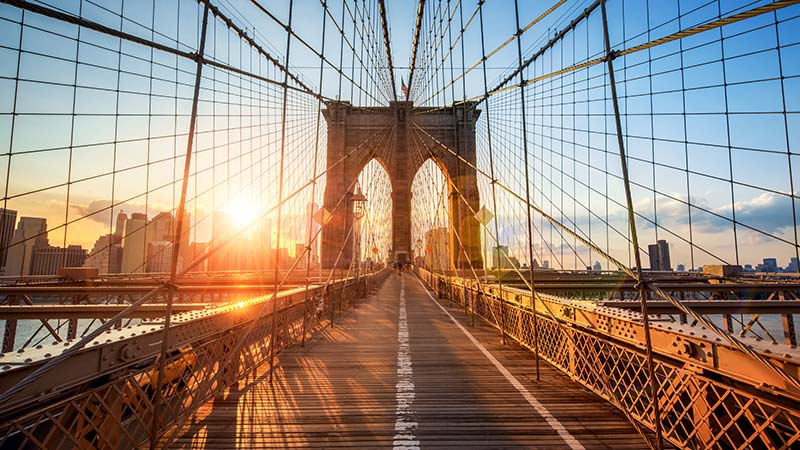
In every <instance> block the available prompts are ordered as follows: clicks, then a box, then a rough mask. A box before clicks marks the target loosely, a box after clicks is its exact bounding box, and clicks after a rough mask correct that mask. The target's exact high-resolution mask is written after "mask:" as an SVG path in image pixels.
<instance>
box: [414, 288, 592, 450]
mask: <svg viewBox="0 0 800 450" xmlns="http://www.w3.org/2000/svg"><path fill="white" fill-rule="evenodd" d="M417 281H418V282H419V284H420V285H421V286H422V289H423V290H424V291H425V293H426V294H427V295H428V298H430V299H431V300H432V301H433V303H435V304H436V306H438V307H439V309H441V310H442V312H444V313H445V314H446V315H447V317H449V318H450V320H452V321H453V323H454V324H455V326H456V327H458V329H459V330H461V332H462V333H464V335H465V336H467V338H468V339H469V340H470V342H472V343H473V344H474V345H475V347H477V348H478V350H480V351H481V353H483V355H484V356H485V357H486V358H487V359H488V360H489V361H490V362H491V363H492V364H493V365H494V366H495V367H496V368H497V370H498V371H500V373H501V374H503V377H505V379H506V380H508V382H509V383H511V385H512V386H514V388H515V389H516V390H517V391H519V393H520V394H522V396H523V397H524V398H525V400H526V401H527V402H528V403H529V404H530V405H531V406H532V407H533V409H535V410H536V412H537V413H538V414H539V415H540V416H542V418H543V419H544V420H545V421H546V422H547V424H548V425H550V427H551V428H552V429H553V430H554V431H555V432H556V433H558V434H559V436H561V438H562V439H563V440H564V442H565V443H566V444H567V445H568V446H569V448H571V449H572V450H585V447H584V446H583V445H582V444H581V443H580V442H579V441H578V440H577V439H575V437H574V436H572V434H570V432H569V431H567V429H566V427H564V425H562V424H561V422H559V421H558V419H556V418H555V417H553V415H552V414H550V411H548V410H547V408H546V407H545V406H544V405H543V404H542V403H541V402H540V401H539V400H537V399H536V397H534V396H533V394H531V393H530V391H528V390H527V389H525V386H523V385H522V383H520V382H519V380H517V379H516V378H515V377H514V375H512V374H511V372H509V371H508V369H506V367H505V366H504V365H503V364H502V363H500V361H498V360H497V358H495V357H494V355H492V353H491V352H490V351H489V350H487V349H486V347H484V346H483V344H481V343H480V342H479V341H478V340H477V339H475V337H474V336H473V335H472V333H470V332H469V330H467V329H466V328H464V326H463V325H461V324H460V323H459V322H458V320H456V318H455V317H453V315H452V314H450V311H448V310H447V309H446V308H445V307H444V306H442V305H441V304H440V303H439V302H438V301H437V300H436V299H435V298H434V297H433V295H431V293H430V291H429V290H428V288H427V286H425V284H423V283H422V280H421V279H419V278H417ZM401 299H402V300H401V302H404V297H401ZM401 308H403V303H401Z"/></svg>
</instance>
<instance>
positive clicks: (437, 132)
mask: <svg viewBox="0 0 800 450" xmlns="http://www.w3.org/2000/svg"><path fill="white" fill-rule="evenodd" d="M412 106H413V105H412V104H411V102H390V104H389V106H388V107H383V108H374V107H371V108H358V107H353V106H352V105H350V103H349V102H330V103H328V104H327V108H326V109H325V110H324V111H323V114H324V116H325V120H326V122H327V124H328V155H327V158H328V173H327V182H326V187H325V207H326V208H327V209H328V210H329V211H332V210H333V209H334V207H335V205H336V203H337V202H338V201H339V199H340V198H341V197H342V195H346V193H347V189H348V187H349V186H350V185H351V184H352V182H353V181H354V180H355V178H356V177H358V174H359V173H360V172H361V170H362V169H363V167H364V166H365V165H366V164H367V163H368V162H369V161H370V160H371V159H373V158H375V157H376V155H382V154H384V153H380V152H378V151H377V150H378V149H377V148H375V147H373V145H374V146H378V145H382V146H385V145H388V146H389V152H390V153H389V156H388V158H386V160H383V158H380V159H379V161H380V162H381V164H382V165H383V166H384V168H385V169H387V170H386V171H387V173H388V174H389V179H390V181H391V184H392V218H393V220H392V255H391V257H392V259H394V260H398V261H409V260H410V257H411V255H412V236H411V182H412V180H413V179H414V175H416V173H417V170H419V166H420V165H421V164H422V162H424V161H420V158H419V157H418V156H416V155H415V154H414V151H415V150H414V149H412V148H410V146H411V145H415V144H412V142H411V141H412V139H414V142H415V143H417V144H421V145H422V146H423V147H424V148H425V149H426V151H427V154H428V156H429V157H431V158H434V160H435V161H437V164H439V165H440V167H443V170H442V172H443V173H445V174H446V176H447V177H449V180H450V181H452V184H451V186H453V189H451V195H450V221H451V223H453V224H454V228H455V230H454V231H453V233H455V232H457V233H458V234H459V236H461V237H462V239H461V241H462V242H463V247H464V248H463V251H460V250H461V247H459V246H458V245H454V246H453V247H451V248H452V249H453V253H454V254H453V257H454V260H456V261H458V267H459V268H468V267H469V266H470V264H471V265H472V267H475V268H482V267H483V260H482V259H481V248H480V238H479V228H478V222H477V221H476V220H475V218H474V217H473V215H472V213H471V211H470V209H475V210H477V208H478V207H479V204H480V201H479V197H478V184H477V173H476V172H475V170H474V169H472V167H474V165H475V164H476V157H475V122H476V121H477V119H478V116H479V115H480V111H479V110H477V109H475V106H474V104H465V105H460V106H455V107H450V108H441V109H432V108H412ZM387 128H391V129H393V130H394V133H393V134H392V140H391V142H388V144H387V143H385V142H384V143H383V144H381V143H380V142H377V141H379V139H373V141H375V142H374V143H372V142H370V137H372V136H375V134H376V133H377V132H379V131H381V130H385V129H387ZM412 133H413V134H412ZM448 149H454V150H453V151H450V150H448ZM453 152H456V153H457V154H458V155H459V156H460V157H461V158H463V160H465V161H466V162H467V164H464V163H460V162H459V158H458V157H457V156H456V155H454V154H453ZM340 161H343V163H339V162H340ZM351 223H352V212H351V210H350V203H349V202H348V204H347V207H346V208H339V210H337V211H336V212H335V213H334V214H333V218H332V220H331V221H330V222H329V223H328V224H327V225H326V226H325V227H324V229H323V233H322V264H323V267H326V268H332V267H334V265H336V264H335V261H336V258H337V256H338V254H339V251H340V249H342V257H341V258H339V264H338V266H339V267H345V266H347V265H349V264H350V260H351V257H352V255H351V252H350V250H349V249H350V246H349V245H347V242H345V241H346V239H345V238H346V236H347V230H348V229H349V228H350V225H351ZM454 241H455V237H454V236H451V242H454ZM343 242H344V247H342V243H343ZM465 252H466V254H467V255H468V257H467V258H465V257H464V256H463V254H464V253H465Z"/></svg>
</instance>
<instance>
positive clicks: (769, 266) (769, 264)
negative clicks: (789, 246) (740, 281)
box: [756, 258, 778, 272]
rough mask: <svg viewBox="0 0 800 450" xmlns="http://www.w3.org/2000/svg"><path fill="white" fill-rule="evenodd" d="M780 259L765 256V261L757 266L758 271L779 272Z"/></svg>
mask: <svg viewBox="0 0 800 450" xmlns="http://www.w3.org/2000/svg"><path fill="white" fill-rule="evenodd" d="M777 271H778V260H777V259H776V258H764V260H763V262H762V263H761V264H759V265H758V266H756V272H777Z"/></svg>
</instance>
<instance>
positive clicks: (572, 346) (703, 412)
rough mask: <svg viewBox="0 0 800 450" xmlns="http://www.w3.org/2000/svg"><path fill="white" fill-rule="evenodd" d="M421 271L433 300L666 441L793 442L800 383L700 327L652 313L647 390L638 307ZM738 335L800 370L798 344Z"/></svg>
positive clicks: (759, 445) (787, 369)
mask: <svg viewBox="0 0 800 450" xmlns="http://www.w3.org/2000/svg"><path fill="white" fill-rule="evenodd" d="M419 273H420V276H421V277H422V279H423V280H424V281H426V282H427V283H428V284H429V285H430V286H431V287H432V288H433V289H434V290H435V291H436V292H437V293H438V294H439V297H440V298H442V299H447V300H449V301H451V302H453V304H458V305H459V306H460V307H462V308H464V310H465V311H466V312H467V314H469V315H471V316H472V317H478V318H480V319H482V320H484V321H485V322H486V323H488V324H490V325H491V326H493V327H495V328H497V329H498V330H501V332H502V333H503V334H504V335H505V336H506V337H508V338H511V339H513V340H515V341H516V342H518V343H519V344H521V345H522V346H524V347H526V348H528V349H530V350H532V351H534V352H536V353H538V355H539V357H541V358H543V359H545V360H546V361H548V362H549V363H550V364H552V365H553V366H554V367H556V368H558V369H559V370H561V371H562V372H564V373H565V374H567V375H568V376H569V377H570V378H572V379H573V380H575V381H576V382H578V383H580V384H581V385H583V386H585V387H586V388H588V389H590V390H591V391H593V392H594V393H595V394H597V395H599V396H600V397H602V398H603V399H605V400H607V401H608V402H610V403H611V404H613V405H614V406H616V407H617V408H619V409H620V410H622V411H623V412H624V413H625V414H626V415H627V416H628V417H629V419H631V420H632V421H633V422H634V425H642V426H644V427H646V428H647V429H649V430H655V429H656V427H655V423H656V420H658V421H659V422H660V424H661V429H662V433H663V437H664V439H666V440H668V441H669V442H671V443H672V444H674V445H676V446H678V447H680V448H719V449H729V448H736V449H742V448H754V449H788V448H794V446H796V445H797V443H798V441H800V391H798V390H797V389H796V388H795V387H794V386H792V385H791V384H789V383H787V382H786V380H784V379H783V378H782V377H779V376H776V374H775V373H774V372H773V371H771V370H768V369H766V368H765V367H763V365H762V364H761V363H760V362H758V361H755V360H754V359H753V358H751V357H749V355H747V354H745V353H743V352H742V351H740V350H738V349H737V348H735V347H733V346H731V345H729V344H727V343H725V342H723V341H722V340H721V339H719V338H717V337H716V336H714V335H713V334H712V333H710V332H709V331H708V330H705V329H704V328H702V327H700V326H691V325H688V324H680V323H675V322H672V321H668V322H659V318H658V317H657V316H655V315H653V317H651V321H650V323H651V335H652V342H653V352H654V355H653V356H654V362H655V373H656V378H657V381H658V390H657V392H658V395H657V398H654V397H653V395H652V391H651V390H650V389H649V387H648V369H647V365H646V348H645V345H644V341H643V335H644V330H643V324H642V320H641V317H640V314H639V313H636V312H630V311H626V310H623V309H618V308H608V307H602V306H597V305H592V304H590V303H589V302H580V301H574V300H569V299H563V298H559V297H556V296H552V295H546V294H537V296H536V301H535V302H532V301H531V297H530V292H529V291H527V290H521V289H514V288H506V287H504V288H503V289H502V292H501V291H500V290H499V289H498V288H497V286H491V285H486V284H484V285H482V286H478V284H477V283H474V282H472V281H470V280H465V279H463V278H458V277H444V276H441V275H436V274H433V273H430V272H428V271H426V270H424V269H420V270H419ZM534 314H535V317H536V319H537V324H536V326H534ZM536 341H538V343H539V346H538V348H536V345H535V342H536ZM745 342H747V343H748V345H749V347H750V348H751V349H752V350H754V351H756V352H757V353H759V354H760V355H761V356H763V357H764V358H766V359H767V360H768V361H769V362H770V363H771V364H773V365H774V366H775V367H777V368H779V369H780V370H782V371H783V372H784V373H785V374H786V375H788V376H790V377H792V378H794V379H798V378H799V376H798V374H800V352H798V351H797V348H796V347H791V346H788V345H783V344H778V343H770V344H766V343H764V342H759V341H756V340H754V339H747V340H746V341H745ZM655 402H658V405H659V406H660V408H659V410H660V417H658V418H656V417H655V414H654V411H655V409H654V404H655Z"/></svg>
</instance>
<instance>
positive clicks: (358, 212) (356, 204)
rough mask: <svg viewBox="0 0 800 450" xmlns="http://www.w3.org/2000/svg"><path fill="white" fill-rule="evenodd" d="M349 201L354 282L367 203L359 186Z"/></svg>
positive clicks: (357, 274)
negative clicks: (351, 205)
mask: <svg viewBox="0 0 800 450" xmlns="http://www.w3.org/2000/svg"><path fill="white" fill-rule="evenodd" d="M350 201H351V202H353V218H354V219H355V221H354V222H353V233H354V234H355V236H353V255H352V258H351V261H352V264H354V266H353V270H354V273H355V277H356V282H358V276H359V269H360V266H361V219H362V218H363V217H364V214H365V213H366V205H367V197H365V196H364V194H363V193H361V187H360V186H357V187H356V193H355V195H353V196H352V197H351V198H350Z"/></svg>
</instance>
